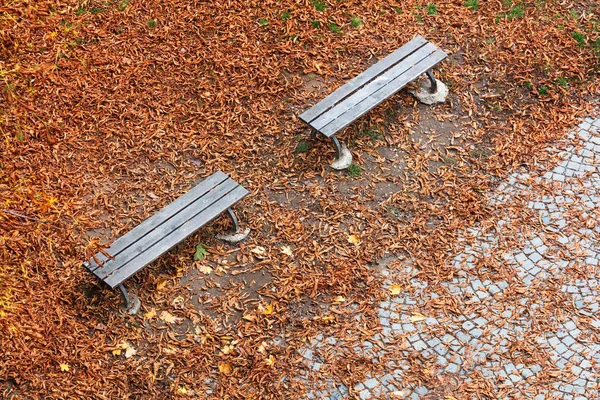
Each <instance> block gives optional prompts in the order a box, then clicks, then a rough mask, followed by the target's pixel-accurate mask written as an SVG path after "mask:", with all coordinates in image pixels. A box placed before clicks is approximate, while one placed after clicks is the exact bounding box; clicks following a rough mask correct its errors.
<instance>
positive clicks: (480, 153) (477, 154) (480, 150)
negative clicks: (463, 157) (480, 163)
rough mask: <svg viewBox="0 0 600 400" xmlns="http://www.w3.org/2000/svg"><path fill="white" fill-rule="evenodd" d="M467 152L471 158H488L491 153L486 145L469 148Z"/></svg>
mask: <svg viewBox="0 0 600 400" xmlns="http://www.w3.org/2000/svg"><path fill="white" fill-rule="evenodd" d="M469 154H470V155H471V157H473V158H489V157H490V156H491V155H492V152H491V151H490V149H488V148H487V147H482V146H477V147H475V148H473V149H471V151H469Z"/></svg>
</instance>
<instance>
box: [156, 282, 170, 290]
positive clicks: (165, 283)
mask: <svg viewBox="0 0 600 400" xmlns="http://www.w3.org/2000/svg"><path fill="white" fill-rule="evenodd" d="M165 286H167V281H160V282H158V283H157V284H156V290H162V289H164V288H165Z"/></svg>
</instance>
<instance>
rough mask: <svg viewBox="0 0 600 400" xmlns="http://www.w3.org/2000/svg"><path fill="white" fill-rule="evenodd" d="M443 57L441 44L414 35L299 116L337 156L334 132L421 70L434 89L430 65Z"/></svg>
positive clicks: (404, 83) (340, 154) (340, 155)
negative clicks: (330, 142)
mask: <svg viewBox="0 0 600 400" xmlns="http://www.w3.org/2000/svg"><path fill="white" fill-rule="evenodd" d="M446 57H447V54H446V53H444V52H443V51H442V50H441V49H440V48H438V47H437V46H435V45H433V44H431V43H429V42H428V41H427V40H425V39H424V38H423V37H421V36H417V37H415V38H414V39H413V40H411V41H410V42H408V43H406V44H405V45H404V46H402V47H401V48H399V49H398V50H396V51H394V52H393V53H392V54H390V55H389V56H387V57H386V58H384V59H383V60H381V61H379V62H378V63H376V64H374V65H373V66H371V67H370V68H368V69H367V70H366V71H364V72H363V73H361V74H360V75H358V76H356V77H355V78H353V79H352V80H350V81H348V82H347V83H346V84H345V85H343V86H341V87H340V88H339V89H337V90H336V91H334V92H333V93H331V94H330V95H329V96H327V97H325V98H324V99H323V100H321V101H320V102H318V103H317V104H315V105H314V106H313V107H312V108H310V109H309V110H307V111H305V112H304V113H302V114H301V115H300V117H299V118H300V120H302V121H303V122H305V123H306V124H308V125H309V126H310V128H311V136H312V137H313V139H315V138H316V136H317V134H318V133H320V134H321V135H323V136H325V137H328V138H330V139H331V140H332V142H333V145H334V147H335V150H336V154H337V159H338V160H339V159H340V157H342V146H341V145H340V143H339V141H338V139H337V138H336V137H335V135H336V133H338V132H339V131H340V130H342V129H343V128H345V127H346V126H348V125H349V124H351V123H352V122H354V121H355V120H356V119H358V118H360V117H361V116H362V115H364V114H365V113H367V112H368V111H369V110H371V109H372V108H373V107H375V106H377V105H378V104H380V103H381V102H383V101H384V100H386V99H387V98H388V97H390V96H392V95H393V94H395V93H396V92H398V91H399V90H400V89H402V88H403V87H404V86H406V85H407V84H408V83H409V82H411V81H412V80H414V79H416V78H417V77H419V76H420V75H422V74H423V73H425V74H427V76H428V77H429V80H430V81H431V85H430V91H431V92H432V93H435V92H436V91H437V81H436V79H435V77H434V76H433V73H432V72H431V68H432V67H434V66H435V65H436V64H437V63H439V62H440V61H442V60H443V59H444V58H446ZM348 153H349V152H348ZM350 157H351V156H350ZM350 160H351V158H350Z"/></svg>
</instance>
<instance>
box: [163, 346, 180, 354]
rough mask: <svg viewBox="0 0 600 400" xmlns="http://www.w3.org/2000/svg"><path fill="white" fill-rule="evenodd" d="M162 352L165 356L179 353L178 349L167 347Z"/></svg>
mask: <svg viewBox="0 0 600 400" xmlns="http://www.w3.org/2000/svg"><path fill="white" fill-rule="evenodd" d="M162 352H163V353H164V354H175V353H177V349H176V348H174V347H171V346H167V347H164V348H163V349H162Z"/></svg>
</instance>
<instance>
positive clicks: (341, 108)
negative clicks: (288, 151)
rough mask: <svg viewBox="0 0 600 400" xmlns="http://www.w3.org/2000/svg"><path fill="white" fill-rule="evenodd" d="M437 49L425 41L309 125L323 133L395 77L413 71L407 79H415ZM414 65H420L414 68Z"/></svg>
mask: <svg viewBox="0 0 600 400" xmlns="http://www.w3.org/2000/svg"><path fill="white" fill-rule="evenodd" d="M438 50H439V49H438V47H437V46H435V45H433V44H431V43H427V44H426V45H425V46H423V47H421V48H420V49H419V50H417V51H416V52H414V53H412V54H411V55H410V56H408V57H406V58H405V59H404V60H402V61H401V62H400V63H398V64H396V65H395V66H394V67H392V68H391V69H389V70H387V71H385V72H384V73H382V74H381V75H379V76H377V77H376V78H375V79H373V80H371V81H370V82H369V83H368V84H366V85H365V86H363V87H362V88H360V90H358V91H356V92H354V93H353V94H352V95H350V96H348V97H346V98H345V99H344V100H342V101H341V102H339V103H338V104H336V105H335V106H334V107H332V108H331V109H329V110H328V111H327V112H326V113H325V114H323V115H321V116H320V117H319V118H317V119H315V120H313V121H312V122H311V123H310V125H311V126H312V127H313V128H314V129H316V130H318V131H319V132H322V133H324V132H323V131H322V128H323V127H325V126H326V125H328V124H329V123H331V122H332V121H333V120H335V119H337V118H339V116H340V115H342V114H344V113H346V112H347V111H348V110H349V109H352V108H353V107H354V106H356V105H357V104H359V103H360V102H362V101H363V100H365V99H366V98H368V97H370V96H372V95H373V94H374V93H375V92H377V91H378V90H380V89H381V88H383V87H384V86H387V85H388V84H390V82H393V81H394V80H395V79H396V78H397V77H400V76H402V75H404V74H410V72H414V73H412V74H410V80H409V81H408V82H410V81H411V80H413V79H415V78H416V77H418V76H419V75H421V74H422V73H424V72H425V71H427V70H428V69H429V68H430V67H429V66H427V65H426V63H422V61H423V60H424V59H427V58H428V57H430V56H431V55H432V53H434V52H436V51H438ZM439 52H440V53H443V52H442V51H441V50H439ZM444 54H445V53H444ZM415 66H422V67H421V68H416V67H415ZM408 82H407V83H408Z"/></svg>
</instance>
